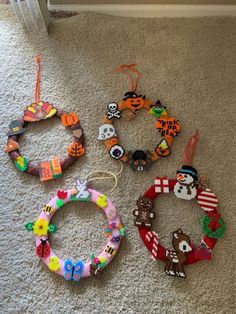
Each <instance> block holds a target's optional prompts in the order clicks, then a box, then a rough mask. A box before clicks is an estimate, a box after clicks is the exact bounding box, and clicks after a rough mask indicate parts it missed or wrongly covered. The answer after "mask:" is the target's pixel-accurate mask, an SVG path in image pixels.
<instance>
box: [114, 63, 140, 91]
mask: <svg viewBox="0 0 236 314" xmlns="http://www.w3.org/2000/svg"><path fill="white" fill-rule="evenodd" d="M114 72H115V73H122V74H125V75H127V76H128V78H129V90H130V91H132V92H136V90H137V87H138V82H139V79H140V76H141V73H140V72H139V71H138V70H137V69H136V64H122V65H120V66H119V67H117V68H116V69H115V70H114ZM131 73H133V74H136V75H137V77H136V80H135V79H134V78H133V77H132V74H131Z"/></svg>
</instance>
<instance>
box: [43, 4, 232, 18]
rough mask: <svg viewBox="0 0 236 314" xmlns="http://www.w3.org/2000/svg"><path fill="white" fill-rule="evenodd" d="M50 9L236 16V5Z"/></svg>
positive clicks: (58, 7) (57, 7) (55, 7)
mask: <svg viewBox="0 0 236 314" xmlns="http://www.w3.org/2000/svg"><path fill="white" fill-rule="evenodd" d="M49 9H50V10H62V11H78V12H88V11H90V12H91V11H92V12H99V13H106V14H111V15H118V16H132V17H194V16H222V15H230V16H236V5H182V4H179V5H158V4H156V5H155V4H154V5H152V4H150V5H149V4H147V5H145V4H144V5H142V4H140V5H139V4H136V5H134V4H133V5H129V4H100V5H98V4H94V5H93V4H90V5H86V4H78V5H66V4H65V5H50V4H49Z"/></svg>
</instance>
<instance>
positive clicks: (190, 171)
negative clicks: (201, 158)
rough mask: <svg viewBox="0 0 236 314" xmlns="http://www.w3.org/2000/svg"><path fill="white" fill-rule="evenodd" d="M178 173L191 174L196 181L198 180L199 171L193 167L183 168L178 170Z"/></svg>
mask: <svg viewBox="0 0 236 314" xmlns="http://www.w3.org/2000/svg"><path fill="white" fill-rule="evenodd" d="M177 173H184V174H189V175H190V176H191V177H193V178H194V180H197V179H198V176H197V170H196V169H195V168H193V167H192V166H182V168H181V169H180V170H177Z"/></svg>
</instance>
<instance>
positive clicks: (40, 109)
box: [5, 56, 85, 182]
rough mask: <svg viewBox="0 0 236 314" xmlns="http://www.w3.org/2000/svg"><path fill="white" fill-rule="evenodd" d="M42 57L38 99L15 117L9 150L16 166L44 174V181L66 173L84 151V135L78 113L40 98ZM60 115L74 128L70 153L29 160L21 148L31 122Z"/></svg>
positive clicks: (63, 120) (25, 170)
mask: <svg viewBox="0 0 236 314" xmlns="http://www.w3.org/2000/svg"><path fill="white" fill-rule="evenodd" d="M40 62H41V58H40V57H39V56H37V57H36V63H37V67H38V68H37V79H36V90H35V101H34V102H33V103H31V104H30V105H28V106H26V108H25V110H24V112H23V116H22V117H21V118H20V119H19V120H14V121H12V122H11V123H10V125H9V131H8V133H7V136H8V139H7V145H6V148H5V152H7V153H8V154H9V156H10V159H11V160H12V161H13V162H14V163H15V166H16V168H17V169H18V170H20V171H21V172H26V173H28V174H31V175H33V176H37V177H40V181H42V182H44V181H48V180H52V179H56V178H60V177H61V176H62V169H63V171H64V170H66V169H67V168H69V167H70V166H71V165H72V164H73V163H74V162H75V161H76V159H77V158H78V157H80V156H81V155H83V154H84V152H85V149H84V138H83V132H82V129H81V127H80V122H79V119H78V116H77V115H76V113H74V112H71V113H69V114H67V113H66V112H65V111H63V110H61V109H59V108H56V106H54V105H53V104H51V103H49V102H48V101H43V100H41V98H40V73H41V71H40V68H41V65H40ZM53 117H56V118H59V119H60V120H62V123H63V124H64V125H65V126H66V127H68V128H70V129H71V131H72V132H73V135H74V138H73V142H72V143H71V144H70V146H69V148H68V150H67V155H66V156H64V157H62V158H60V159H59V158H53V159H52V160H49V161H43V162H40V163H36V162H33V161H30V162H28V161H27V159H26V157H25V156H24V155H23V154H22V152H21V151H20V150H19V138H20V136H21V135H22V134H23V133H24V132H25V131H26V126H27V124H28V123H38V122H39V121H42V120H45V119H49V118H53Z"/></svg>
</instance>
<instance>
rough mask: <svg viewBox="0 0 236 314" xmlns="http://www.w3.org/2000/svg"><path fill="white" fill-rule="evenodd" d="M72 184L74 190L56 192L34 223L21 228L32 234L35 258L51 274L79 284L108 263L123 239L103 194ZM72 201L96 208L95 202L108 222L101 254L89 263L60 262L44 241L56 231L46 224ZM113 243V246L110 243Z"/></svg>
mask: <svg viewBox="0 0 236 314" xmlns="http://www.w3.org/2000/svg"><path fill="white" fill-rule="evenodd" d="M76 183H77V184H76V188H72V189H69V190H59V191H58V192H57V194H56V196H55V197H54V198H53V199H51V200H50V201H49V202H48V203H47V205H45V206H44V207H43V209H42V212H41V213H40V215H39V216H38V219H37V220H36V221H35V222H29V223H27V224H26V225H25V228H26V229H27V230H28V231H33V233H34V235H35V239H36V254H37V256H38V257H40V259H41V260H42V261H43V262H44V263H45V264H46V265H47V267H48V268H49V269H50V270H51V271H53V272H55V273H57V274H58V275H60V276H62V277H64V278H65V279H66V280H74V281H79V280H80V279H81V278H85V277H88V276H90V275H96V274H98V272H100V271H101V270H102V269H104V268H105V267H106V266H107V265H108V264H109V263H110V262H111V261H112V259H113V258H114V256H115V255H116V252H117V251H118V249H119V246H120V242H121V241H120V239H121V238H123V237H124V227H123V226H122V224H121V222H120V218H119V216H118V215H117V212H116V209H115V207H114V205H113V204H112V202H111V201H110V200H109V199H108V198H107V197H106V196H105V195H104V194H101V193H99V192H97V191H95V190H93V189H90V188H88V187H87V181H86V180H77V182H76ZM76 200H77V201H79V202H78V203H80V202H81V201H85V202H87V201H91V202H93V203H96V204H97V200H99V202H98V203H99V205H100V207H101V208H102V210H103V211H104V213H105V215H106V217H107V219H108V226H110V227H111V230H110V236H109V237H108V239H107V243H106V244H105V246H104V248H103V250H102V252H100V254H98V255H97V256H95V255H92V256H91V259H89V261H80V260H79V261H76V262H73V261H72V260H71V259H66V260H62V259H60V258H59V257H58V256H56V254H55V253H54V252H53V249H52V247H51V246H50V239H49V238H48V233H53V232H55V231H56V226H55V225H54V224H52V223H50V221H51V219H52V217H53V215H55V213H56V212H57V210H59V209H60V208H61V207H62V206H63V205H65V204H67V203H69V202H71V201H76ZM60 210H61V209H60ZM113 229H117V230H115V231H114V230H113ZM113 241H115V242H114V243H113Z"/></svg>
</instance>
